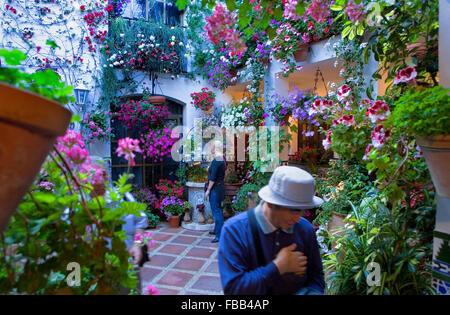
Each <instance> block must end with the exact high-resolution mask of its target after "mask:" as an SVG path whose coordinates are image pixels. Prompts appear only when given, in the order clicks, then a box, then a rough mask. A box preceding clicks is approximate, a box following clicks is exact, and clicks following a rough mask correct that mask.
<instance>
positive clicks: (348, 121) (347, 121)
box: [338, 114, 355, 127]
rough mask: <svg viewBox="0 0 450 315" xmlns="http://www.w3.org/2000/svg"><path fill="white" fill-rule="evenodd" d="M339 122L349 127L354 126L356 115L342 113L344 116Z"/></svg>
mask: <svg viewBox="0 0 450 315" xmlns="http://www.w3.org/2000/svg"><path fill="white" fill-rule="evenodd" d="M338 123H340V124H343V125H344V126H347V127H350V126H353V125H354V124H355V117H354V116H353V115H352V114H349V115H342V117H341V118H339V119H338Z"/></svg>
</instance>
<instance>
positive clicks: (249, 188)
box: [231, 183, 264, 213]
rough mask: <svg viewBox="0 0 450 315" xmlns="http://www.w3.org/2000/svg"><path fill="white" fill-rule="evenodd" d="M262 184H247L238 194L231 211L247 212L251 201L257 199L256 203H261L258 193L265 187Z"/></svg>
mask: <svg viewBox="0 0 450 315" xmlns="http://www.w3.org/2000/svg"><path fill="white" fill-rule="evenodd" d="M263 186H264V185H262V184H261V183H259V184H253V183H247V184H244V185H242V187H241V188H240V189H239V190H238V192H237V194H236V198H235V199H234V200H233V201H232V205H231V209H233V212H234V213H238V212H242V211H246V210H247V209H248V207H249V199H250V198H256V200H255V201H256V203H259V201H260V198H259V196H258V191H259V190H260V189H261V188H262V187H263Z"/></svg>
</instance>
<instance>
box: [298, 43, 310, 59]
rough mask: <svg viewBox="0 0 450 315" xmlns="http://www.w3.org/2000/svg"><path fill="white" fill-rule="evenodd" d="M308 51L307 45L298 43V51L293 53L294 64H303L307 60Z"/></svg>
mask: <svg viewBox="0 0 450 315" xmlns="http://www.w3.org/2000/svg"><path fill="white" fill-rule="evenodd" d="M308 49H309V45H308V44H306V43H303V42H302V43H300V47H299V49H297V51H295V52H294V59H295V61H296V62H303V61H306V59H308Z"/></svg>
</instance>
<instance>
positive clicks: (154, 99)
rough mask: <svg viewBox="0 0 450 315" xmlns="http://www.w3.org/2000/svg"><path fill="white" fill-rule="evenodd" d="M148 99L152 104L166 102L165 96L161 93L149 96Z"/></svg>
mask: <svg viewBox="0 0 450 315" xmlns="http://www.w3.org/2000/svg"><path fill="white" fill-rule="evenodd" d="M148 101H149V102H150V104H153V105H164V104H165V103H166V97H165V96H161V95H153V96H149V98H148Z"/></svg>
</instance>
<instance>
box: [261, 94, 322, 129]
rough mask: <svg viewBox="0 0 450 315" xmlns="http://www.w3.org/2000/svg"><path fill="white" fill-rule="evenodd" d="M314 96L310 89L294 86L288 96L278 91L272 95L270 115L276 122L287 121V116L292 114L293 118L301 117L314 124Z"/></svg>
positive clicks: (281, 123)
mask: <svg viewBox="0 0 450 315" xmlns="http://www.w3.org/2000/svg"><path fill="white" fill-rule="evenodd" d="M313 98H314V96H312V95H311V93H310V91H309V90H306V91H303V90H300V89H299V88H298V87H296V86H294V87H293V89H292V90H291V91H289V93H288V96H287V97H285V96H282V95H280V94H278V93H274V94H273V95H272V96H271V100H270V103H271V108H270V115H271V116H272V118H273V119H274V121H275V122H277V123H279V124H280V125H284V124H285V123H286V118H287V117H289V116H291V117H292V119H300V120H302V121H309V122H310V124H308V126H309V125H314V124H315V123H316V121H315V120H314V116H315V115H314V113H312V112H310V104H311V102H312V100H313Z"/></svg>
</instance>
